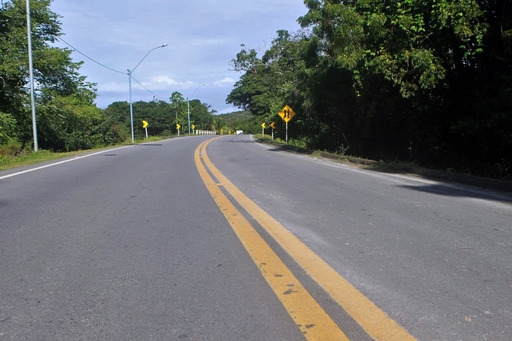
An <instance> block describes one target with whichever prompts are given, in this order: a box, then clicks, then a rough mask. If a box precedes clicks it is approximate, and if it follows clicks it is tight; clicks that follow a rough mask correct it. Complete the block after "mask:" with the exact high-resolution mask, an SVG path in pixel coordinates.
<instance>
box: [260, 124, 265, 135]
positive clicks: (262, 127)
mask: <svg viewBox="0 0 512 341" xmlns="http://www.w3.org/2000/svg"><path fill="white" fill-rule="evenodd" d="M261 135H263V137H265V122H263V123H262V124H261Z"/></svg>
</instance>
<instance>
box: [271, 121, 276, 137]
mask: <svg viewBox="0 0 512 341" xmlns="http://www.w3.org/2000/svg"><path fill="white" fill-rule="evenodd" d="M270 128H272V141H273V140H274V129H276V122H272V123H270Z"/></svg>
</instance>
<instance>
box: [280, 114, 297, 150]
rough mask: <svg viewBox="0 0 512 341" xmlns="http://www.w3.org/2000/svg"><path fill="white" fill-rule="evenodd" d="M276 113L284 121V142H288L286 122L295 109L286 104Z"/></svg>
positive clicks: (292, 115)
mask: <svg viewBox="0 0 512 341" xmlns="http://www.w3.org/2000/svg"><path fill="white" fill-rule="evenodd" d="M278 115H279V116H280V117H281V118H282V119H283V121H284V122H285V123H286V142H287V143H288V122H290V120H291V119H292V118H293V117H294V116H295V111H293V109H292V108H290V107H289V106H288V104H287V105H285V106H284V107H283V109H281V111H280V112H279V113H278Z"/></svg>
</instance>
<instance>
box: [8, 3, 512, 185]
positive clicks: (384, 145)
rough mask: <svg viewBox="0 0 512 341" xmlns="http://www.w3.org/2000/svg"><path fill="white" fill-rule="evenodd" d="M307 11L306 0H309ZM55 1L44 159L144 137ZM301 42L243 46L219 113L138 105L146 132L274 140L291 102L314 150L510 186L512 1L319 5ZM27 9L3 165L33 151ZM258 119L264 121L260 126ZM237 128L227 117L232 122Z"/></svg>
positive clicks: (48, 46) (12, 38) (295, 36)
mask: <svg viewBox="0 0 512 341" xmlns="http://www.w3.org/2000/svg"><path fill="white" fill-rule="evenodd" d="M297 1H300V0H297ZM50 3H51V0H32V1H30V4H31V20H32V35H31V36H32V45H33V55H34V78H35V84H36V85H37V89H36V96H35V100H36V107H37V130H38V136H39V146H40V148H43V149H47V150H52V151H69V150H81V149H88V148H92V147H99V146H104V145H109V144H113V143H118V142H124V141H129V139H130V136H129V135H130V118H129V104H128V103H127V102H116V103H112V104H111V105H110V106H109V107H108V108H106V109H100V108H98V107H97V106H96V105H95V104H94V101H95V98H96V95H97V93H96V89H95V84H91V83H89V82H87V80H86V77H85V76H83V75H81V74H80V73H79V70H80V66H81V63H77V62H73V60H72V59H71V52H72V51H71V50H69V49H65V48H64V49H63V48H57V47H55V46H54V44H53V43H54V42H55V41H56V40H57V39H58V37H59V36H61V35H62V34H63V32H62V31H61V27H60V26H61V24H60V22H59V15H58V14H56V13H53V12H52V11H50V9H49V7H50ZM304 3H305V5H306V7H307V11H306V13H305V14H304V16H302V17H300V18H298V22H299V23H300V25H301V27H302V29H301V30H300V31H298V32H288V31H284V30H281V31H277V35H276V37H275V39H274V40H273V41H272V44H271V45H270V47H269V48H268V50H267V51H265V52H264V53H263V54H261V55H259V54H258V53H257V52H256V50H255V49H252V48H249V47H246V46H242V48H241V51H240V52H239V53H238V54H237V55H236V56H235V58H234V59H233V60H232V66H233V68H234V70H236V71H238V72H240V79H239V81H238V82H237V83H236V84H235V86H234V88H233V90H232V91H231V93H230V94H229V95H228V97H227V99H226V102H227V103H231V104H233V105H235V106H238V107H239V108H241V109H243V110H246V112H244V113H240V114H239V115H237V117H243V119H242V120H241V121H233V122H231V121H230V120H231V118H232V116H229V117H223V115H214V113H215V112H214V111H213V110H211V108H210V106H209V105H207V104H204V103H201V102H200V101H199V100H191V101H190V102H188V103H187V101H186V100H185V99H184V98H183V96H182V95H181V94H180V93H179V92H174V93H172V94H171V95H170V98H169V101H168V102H167V101H161V100H155V101H152V102H149V103H147V102H135V103H133V109H134V110H133V112H134V122H135V123H134V125H135V135H136V137H138V138H142V137H143V136H144V130H143V129H142V120H146V121H148V122H149V127H148V130H149V134H150V135H162V136H168V135H171V134H175V133H176V123H179V124H180V125H181V129H182V131H183V132H186V131H188V126H187V112H188V108H189V107H190V113H191V117H192V121H191V125H194V126H195V128H196V129H212V130H221V129H222V130H223V131H226V132H229V131H230V130H233V131H234V130H238V129H242V130H244V131H245V132H252V133H256V132H258V131H261V130H260V129H261V128H259V124H261V123H262V122H267V123H270V122H271V121H275V122H276V123H277V129H276V131H275V135H276V137H280V138H283V139H284V134H285V133H284V123H283V122H281V120H280V118H279V117H278V116H277V113H278V112H279V111H280V110H281V108H282V107H283V106H284V105H285V104H288V105H289V106H291V107H292V108H293V109H294V111H295V112H296V113H297V115H296V116H295V117H294V118H293V120H292V121H291V122H290V123H289V136H290V138H291V139H293V140H294V141H298V142H299V143H300V144H302V145H304V146H306V147H307V148H309V149H320V150H326V151H331V152H337V153H347V154H350V155H354V156H360V157H366V158H372V159H377V160H407V161H412V162H416V163H418V164H420V165H424V166H428V167H433V168H440V169H452V170H456V171H459V172H466V173H470V174H477V175H485V176H491V177H496V178H503V179H507V178H508V179H510V177H511V176H512V0H494V1H493V0H490V1H489V0H486V1H484V0H402V1H396V0H387V1H382V0H378V1H377V0H352V1H342V0H305V1H304ZM25 4H26V2H25V0H4V1H2V3H1V5H0V157H2V155H8V154H9V153H10V154H16V153H18V152H20V151H23V150H30V148H32V143H33V142H32V141H33V140H32V133H33V132H32V119H31V108H30V103H31V101H30V92H29V90H30V85H29V68H28V52H27V31H26V7H25ZM248 112H250V115H252V118H250V117H249V116H248ZM228 118H229V120H228V121H229V122H228V124H227V123H226V122H225V121H224V122H223V120H225V119H228Z"/></svg>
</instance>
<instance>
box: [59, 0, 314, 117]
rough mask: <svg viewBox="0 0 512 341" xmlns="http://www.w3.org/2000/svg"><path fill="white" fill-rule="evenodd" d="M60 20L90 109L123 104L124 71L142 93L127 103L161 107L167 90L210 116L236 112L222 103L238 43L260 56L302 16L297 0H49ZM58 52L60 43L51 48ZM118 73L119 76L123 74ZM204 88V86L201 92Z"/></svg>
mask: <svg viewBox="0 0 512 341" xmlns="http://www.w3.org/2000/svg"><path fill="white" fill-rule="evenodd" d="M51 9H52V11H53V12H55V13H57V14H59V15H61V16H62V18H61V19H60V21H61V23H62V26H61V28H62V31H63V33H64V35H63V37H62V38H63V39H64V40H65V41H66V42H67V43H68V44H70V45H72V46H73V47H74V48H76V49H77V50H78V51H80V52H81V53H82V54H84V55H86V56H87V57H89V58H91V59H93V60H95V61H96V62H98V63H101V64H103V65H104V66H107V67H108V68H110V69H113V70H117V71H119V72H115V71H112V70H110V69H107V68H105V67H103V66H101V65H99V64H97V63H96V62H93V61H91V60H90V59H88V58H86V57H84V55H82V54H80V53H78V52H73V54H72V57H73V59H74V60H75V61H84V65H83V66H82V67H81V69H80V73H81V74H82V75H84V76H87V80H88V81H89V82H93V83H97V89H98V98H97V100H96V104H97V105H98V106H99V107H101V108H105V107H107V106H108V105H109V104H110V103H112V102H115V101H128V100H129V86H128V76H127V74H126V70H127V69H133V68H134V67H135V66H136V65H137V63H138V62H139V61H140V60H141V59H142V58H143V57H144V55H145V54H146V53H147V52H148V51H149V50H151V49H152V48H154V47H156V46H159V45H162V44H164V43H166V44H168V46H167V47H165V48H162V49H156V50H154V51H152V52H151V53H150V54H149V55H148V56H147V58H146V59H144V61H143V62H142V63H141V64H140V65H139V66H138V67H137V68H136V69H135V71H134V72H133V77H134V78H135V79H136V80H137V81H139V82H140V83H141V84H142V85H143V86H144V87H145V88H146V89H148V90H150V91H148V90H146V89H145V88H144V87H142V86H140V85H139V84H137V82H135V81H134V82H132V96H133V101H134V102H136V101H139V100H142V101H151V100H152V99H153V98H154V96H155V95H156V96H157V98H158V99H160V100H165V101H168V99H169V97H170V95H171V93H172V92H174V91H179V92H180V93H182V94H183V96H184V97H185V98H187V97H188V98H190V99H199V100H201V101H202V102H203V103H207V104H209V105H210V106H211V107H212V109H214V110H216V111H217V112H218V113H226V112H231V111H235V110H237V109H236V108H233V107H232V106H230V105H228V104H226V103H225V99H226V96H227V95H228V94H229V93H230V92H231V90H232V88H233V85H234V83H235V82H236V81H237V80H238V79H239V77H240V75H241V74H240V73H237V72H234V71H230V68H231V66H230V61H231V59H233V58H235V57H236V54H237V53H238V52H239V51H240V50H241V44H245V47H246V48H248V49H250V48H254V49H256V50H257V51H258V52H259V53H263V52H264V51H265V50H267V49H268V48H269V47H270V45H271V42H272V40H273V39H274V38H275V37H276V31H277V30H280V29H285V30H288V31H290V32H296V31H298V30H299V29H300V27H299V25H298V24H297V19H298V18H299V17H300V16H302V15H304V14H305V13H306V11H307V10H306V7H305V6H304V4H303V1H302V0H218V1H208V0H202V1H201V0H182V1H173V0H144V1H142V0H85V1H84V0H53V2H52V5H51ZM57 46H59V47H68V48H69V46H68V45H66V44H64V43H62V42H59V43H58V44H57ZM123 73H124V74H123ZM205 83H207V86H202V85H203V84H205Z"/></svg>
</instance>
